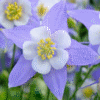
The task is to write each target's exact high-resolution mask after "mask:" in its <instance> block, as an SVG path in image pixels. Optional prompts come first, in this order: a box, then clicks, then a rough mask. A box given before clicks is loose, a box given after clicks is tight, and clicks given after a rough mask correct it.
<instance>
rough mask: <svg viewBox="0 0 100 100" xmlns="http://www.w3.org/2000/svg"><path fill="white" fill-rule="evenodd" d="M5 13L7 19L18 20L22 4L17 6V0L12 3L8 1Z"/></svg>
mask: <svg viewBox="0 0 100 100" xmlns="http://www.w3.org/2000/svg"><path fill="white" fill-rule="evenodd" d="M5 14H6V17H7V19H8V20H10V21H13V20H18V19H19V18H20V17H21V16H22V6H18V5H17V2H14V4H11V3H9V4H8V7H7V9H6V10H5Z"/></svg>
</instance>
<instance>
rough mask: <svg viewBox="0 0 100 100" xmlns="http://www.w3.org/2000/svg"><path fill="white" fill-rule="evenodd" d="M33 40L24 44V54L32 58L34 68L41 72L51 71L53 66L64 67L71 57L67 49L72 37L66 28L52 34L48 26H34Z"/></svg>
mask: <svg viewBox="0 0 100 100" xmlns="http://www.w3.org/2000/svg"><path fill="white" fill-rule="evenodd" d="M30 34H31V38H32V40H31V41H26V42H24V44H23V55H24V57H25V59H26V60H32V68H33V70H35V71H36V72H39V73H41V74H47V73H49V72H50V70H51V67H53V68H54V69H56V70H58V69H62V68H63V67H64V65H65V64H66V63H67V61H68V59H69V55H68V52H67V50H64V49H67V48H68V47H70V45H71V38H70V36H69V34H68V33H67V32H66V31H64V30H58V31H56V32H55V33H53V34H52V35H51V32H50V30H49V29H48V27H46V26H41V27H39V28H34V29H32V30H31V32H30Z"/></svg>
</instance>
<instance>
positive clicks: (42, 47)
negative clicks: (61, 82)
mask: <svg viewBox="0 0 100 100" xmlns="http://www.w3.org/2000/svg"><path fill="white" fill-rule="evenodd" d="M38 45H39V46H38V47H37V49H38V51H37V53H38V55H39V56H41V58H42V60H45V59H46V58H48V59H50V58H52V57H53V55H54V50H55V49H56V48H55V47H51V45H54V43H53V42H52V41H51V38H46V39H45V41H44V40H43V39H41V40H40V42H39V43H38Z"/></svg>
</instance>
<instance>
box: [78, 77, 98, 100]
mask: <svg viewBox="0 0 100 100" xmlns="http://www.w3.org/2000/svg"><path fill="white" fill-rule="evenodd" d="M93 82H94V81H92V80H90V79H87V80H86V81H85V82H84V84H83V85H82V87H85V86H86V85H89V84H91V83H93ZM96 92H97V84H94V85H92V86H88V87H85V88H83V89H79V90H78V92H77V94H76V97H77V99H81V100H90V98H91V97H92V95H93V94H94V93H96Z"/></svg>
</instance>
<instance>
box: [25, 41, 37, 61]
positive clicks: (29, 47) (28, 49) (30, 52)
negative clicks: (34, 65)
mask: <svg viewBox="0 0 100 100" xmlns="http://www.w3.org/2000/svg"><path fill="white" fill-rule="evenodd" d="M23 55H24V58H25V59H27V60H33V58H34V57H35V56H36V55H37V45H36V44H34V43H33V42H32V41H26V42H24V44H23Z"/></svg>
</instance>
